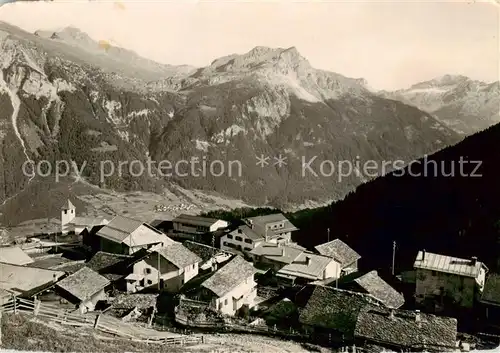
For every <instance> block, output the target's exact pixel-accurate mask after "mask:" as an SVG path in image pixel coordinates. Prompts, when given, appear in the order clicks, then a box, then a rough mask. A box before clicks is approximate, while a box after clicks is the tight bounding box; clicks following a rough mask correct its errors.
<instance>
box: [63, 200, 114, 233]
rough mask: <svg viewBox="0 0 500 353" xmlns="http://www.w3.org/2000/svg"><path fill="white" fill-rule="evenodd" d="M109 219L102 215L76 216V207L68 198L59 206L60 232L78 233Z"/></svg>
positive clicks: (104, 222) (105, 222) (106, 222)
mask: <svg viewBox="0 0 500 353" xmlns="http://www.w3.org/2000/svg"><path fill="white" fill-rule="evenodd" d="M108 223H109V221H108V220H107V219H106V218H103V217H77V216H76V207H75V206H74V205H73V203H71V201H70V200H68V201H66V203H65V204H64V205H63V206H62V207H61V233H62V234H69V233H75V234H80V233H82V232H83V231H84V230H85V229H86V230H88V231H89V230H90V229H92V227H94V226H98V225H105V224H108Z"/></svg>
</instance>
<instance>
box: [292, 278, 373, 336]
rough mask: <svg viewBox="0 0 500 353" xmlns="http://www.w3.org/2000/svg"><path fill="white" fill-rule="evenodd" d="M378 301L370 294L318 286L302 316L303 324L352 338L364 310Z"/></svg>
mask: <svg viewBox="0 0 500 353" xmlns="http://www.w3.org/2000/svg"><path fill="white" fill-rule="evenodd" d="M370 304H371V305H378V301H377V300H376V299H375V298H373V297H372V296H370V295H368V294H362V293H356V292H351V291H347V290H342V289H336V288H332V287H325V286H320V285H318V286H316V288H314V291H313V293H312V295H311V297H310V298H309V300H308V301H307V304H306V306H305V308H304V309H303V310H302V312H301V314H300V318H299V321H300V322H301V323H302V324H305V325H309V326H315V327H320V328H324V329H331V330H335V331H338V332H340V333H342V334H345V335H347V336H348V337H352V336H353V334H354V329H355V327H356V320H357V318H358V315H359V313H360V312H361V311H362V310H365V309H367V308H369V305H370Z"/></svg>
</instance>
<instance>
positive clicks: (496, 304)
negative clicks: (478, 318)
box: [479, 273, 500, 327]
mask: <svg viewBox="0 0 500 353" xmlns="http://www.w3.org/2000/svg"><path fill="white" fill-rule="evenodd" d="M479 301H480V304H481V307H482V309H483V310H484V318H485V321H486V322H487V323H488V325H490V326H494V327H500V275H498V274H496V273H492V274H490V275H489V276H488V277H487V278H486V283H485V285H484V289H483V293H482V294H481V298H480V299H479Z"/></svg>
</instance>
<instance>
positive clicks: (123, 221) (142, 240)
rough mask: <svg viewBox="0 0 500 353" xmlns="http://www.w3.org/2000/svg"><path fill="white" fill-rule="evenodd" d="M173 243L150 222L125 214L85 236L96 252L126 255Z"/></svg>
mask: <svg viewBox="0 0 500 353" xmlns="http://www.w3.org/2000/svg"><path fill="white" fill-rule="evenodd" d="M94 228H95V227H94ZM173 243H174V241H173V240H172V239H170V238H169V237H167V236H166V235H165V234H164V233H162V232H160V231H159V230H157V229H155V228H153V227H152V226H150V225H149V224H147V223H143V222H141V221H138V220H135V219H131V218H127V217H123V216H116V217H114V218H113V219H112V220H111V222H109V223H108V224H107V225H105V226H103V227H101V228H100V229H98V230H97V232H94V231H92V232H90V233H89V234H88V235H86V236H84V244H86V245H88V246H90V247H91V248H92V249H93V251H94V252H97V251H104V252H109V253H114V254H124V255H132V254H133V253H134V252H136V251H139V250H141V249H152V248H153V247H163V246H168V245H170V244H173Z"/></svg>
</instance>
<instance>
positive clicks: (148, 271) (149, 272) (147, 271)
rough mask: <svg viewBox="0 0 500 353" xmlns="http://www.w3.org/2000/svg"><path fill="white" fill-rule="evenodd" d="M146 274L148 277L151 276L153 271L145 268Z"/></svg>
mask: <svg viewBox="0 0 500 353" xmlns="http://www.w3.org/2000/svg"><path fill="white" fill-rule="evenodd" d="M144 272H145V273H146V274H147V275H150V274H151V269H150V268H149V267H147V268H145V269H144Z"/></svg>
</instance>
